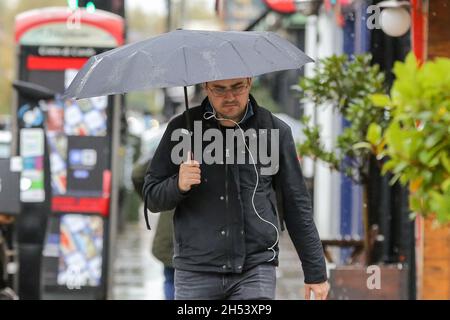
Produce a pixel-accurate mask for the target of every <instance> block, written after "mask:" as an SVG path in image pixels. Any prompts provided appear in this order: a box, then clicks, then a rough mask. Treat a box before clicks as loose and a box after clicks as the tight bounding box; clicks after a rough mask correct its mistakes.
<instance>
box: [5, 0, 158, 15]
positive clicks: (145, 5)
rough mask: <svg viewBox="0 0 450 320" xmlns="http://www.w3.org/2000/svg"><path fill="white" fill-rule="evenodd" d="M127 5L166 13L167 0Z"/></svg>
mask: <svg viewBox="0 0 450 320" xmlns="http://www.w3.org/2000/svg"><path fill="white" fill-rule="evenodd" d="M0 1H1V0H0ZM126 5H127V7H130V8H135V7H140V8H142V9H143V10H145V11H147V12H157V13H160V14H165V13H166V0H126Z"/></svg>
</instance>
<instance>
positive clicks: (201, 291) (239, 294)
mask: <svg viewBox="0 0 450 320" xmlns="http://www.w3.org/2000/svg"><path fill="white" fill-rule="evenodd" d="M275 287H276V275H275V266H274V265H272V264H268V263H264V264H260V265H258V266H256V267H254V268H252V269H249V270H247V271H244V272H243V273H240V274H237V273H224V274H223V273H215V272H197V271H187V270H180V269H176V270H175V300H267V299H269V300H273V299H275Z"/></svg>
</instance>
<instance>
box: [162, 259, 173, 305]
mask: <svg viewBox="0 0 450 320" xmlns="http://www.w3.org/2000/svg"><path fill="white" fill-rule="evenodd" d="M174 271H175V270H174V268H172V267H164V296H165V298H166V300H173V298H174V293H175V289H174V287H173V274H174Z"/></svg>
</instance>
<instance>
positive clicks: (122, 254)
mask: <svg viewBox="0 0 450 320" xmlns="http://www.w3.org/2000/svg"><path fill="white" fill-rule="evenodd" d="M449 15H450V5H449V4H448V1H446V0H435V1H427V0H411V1H377V0H292V1H289V0H284V1H281V0H278V1H277V0H273V1H269V0H192V1H186V0H152V1H144V0H91V1H89V0H34V1H25V0H10V1H1V2H0V56H1V59H0V92H1V94H0V174H1V175H0V177H1V179H0V217H1V218H0V247H1V253H0V259H1V263H0V266H1V268H0V276H1V281H0V290H2V291H1V292H2V293H1V298H2V299H164V298H166V295H165V293H166V292H165V290H164V288H165V287H164V283H165V281H167V278H165V276H164V272H163V271H164V266H165V265H164V264H163V262H161V261H160V260H159V259H158V258H156V257H155V256H154V255H153V253H152V252H153V250H152V245H153V238H154V236H155V230H154V229H153V230H152V231H147V230H146V228H145V224H144V223H143V221H142V218H143V215H142V213H143V208H142V201H141V198H140V195H139V194H138V193H137V192H136V191H135V188H134V185H133V181H132V173H133V169H134V168H136V166H138V165H142V164H146V163H147V162H148V161H149V159H150V158H151V157H152V155H153V153H154V152H155V149H156V147H157V145H158V143H159V139H160V138H161V136H162V133H163V132H164V130H165V127H166V125H167V122H168V121H169V120H170V118H172V117H173V116H175V115H177V114H179V113H180V112H182V111H183V110H184V96H183V91H182V88H168V89H157V90H149V91H145V92H138V93H130V94H126V95H122V96H110V97H99V98H93V99H85V100H80V101H73V100H63V99H62V98H61V94H62V93H63V92H64V89H65V88H67V86H68V85H69V84H70V82H71V80H72V79H73V77H74V76H75V74H76V73H77V70H79V69H80V68H81V67H82V66H83V64H84V63H85V62H86V61H87V60H88V58H89V57H91V56H93V55H95V54H99V53H101V52H105V51H107V50H110V49H113V48H116V47H118V46H121V45H123V44H126V43H132V42H136V41H139V40H143V39H145V38H148V37H152V36H156V35H158V34H161V33H164V32H168V31H171V30H175V29H177V28H183V29H197V30H199V29H203V30H240V31H243V30H248V31H249V30H255V31H273V32H276V33H278V34H280V35H281V36H283V37H285V38H286V39H288V40H289V41H291V42H292V43H293V44H295V45H296V46H297V47H298V48H300V49H301V50H303V51H304V52H306V53H307V54H308V55H309V56H311V57H313V58H314V59H315V60H316V63H315V64H308V65H307V66H306V67H305V68H304V69H301V70H290V71H283V72H276V73H272V74H268V75H264V76H261V77H258V78H255V79H254V86H253V88H252V94H253V95H254V96H255V97H256V99H257V101H258V103H259V104H260V105H262V106H264V107H266V108H267V109H269V110H270V111H272V112H273V113H275V114H276V115H277V116H278V117H280V118H281V119H282V120H284V121H285V122H286V123H288V124H289V125H290V126H291V129H292V132H293V135H294V138H295V140H296V143H298V145H299V161H301V164H302V167H303V170H304V175H305V178H306V181H307V185H308V188H309V191H310V193H311V195H312V197H313V204H314V216H315V220H316V224H317V226H318V229H319V233H320V236H321V239H322V242H323V247H324V250H325V252H326V257H327V268H328V272H329V277H330V284H331V288H332V289H331V292H330V299H343V300H347V299H449V298H450V251H449V249H448V248H449V247H450V231H449V229H448V227H441V228H439V229H436V228H435V227H434V223H433V221H428V220H426V219H424V218H422V217H421V216H414V217H412V218H411V213H412V210H411V208H410V206H409V194H410V189H409V187H408V186H405V185H402V184H400V183H395V184H390V183H389V180H390V178H392V177H389V176H385V175H383V174H382V173H381V169H380V167H379V165H378V164H377V159H376V157H375V156H373V157H370V156H369V157H366V156H361V157H360V159H363V160H364V161H365V162H364V163H363V164H362V165H360V166H359V167H358V166H357V168H358V169H360V170H362V171H360V173H359V175H358V176H359V177H361V176H363V177H364V179H363V180H361V179H353V178H354V177H353V176H352V174H351V173H350V174H349V173H348V171H345V170H339V169H342V168H340V166H338V167H339V168H337V167H334V168H333V166H330V164H329V163H328V162H333V161H327V160H326V159H324V158H323V157H322V158H321V157H320V156H318V155H317V154H318V152H319V151H320V150H319V151H318V150H314V148H312V144H311V143H309V144H308V142H311V141H314V139H313V132H312V131H308V126H311V127H313V128H316V129H317V135H319V134H320V136H321V139H322V140H321V141H322V144H323V145H322V146H323V149H324V150H326V151H327V152H333V150H338V149H339V147H340V146H341V145H340V144H339V142H338V141H337V138H338V137H339V136H340V135H342V133H343V132H345V128H348V127H350V128H352V126H351V124H352V123H355V121H356V120H355V119H353V118H354V117H353V118H352V115H355V114H358V111H354V112H353V111H351V110H352V109H348V110H350V111H348V112H347V111H346V112H347V113H345V112H338V111H339V108H338V109H336V108H333V106H336V105H339V106H340V104H341V101H342V99H338V98H339V97H341V96H345V97H347V98H349V101H350V102H352V103H349V102H347V104H348V105H349V106H350V105H357V104H358V103H359V104H361V105H364V103H362V102H360V101H361V99H360V100H358V98H362V97H364V96H367V95H369V94H373V93H383V94H384V93H388V92H389V90H390V89H391V87H392V86H393V84H394V83H395V80H396V77H397V75H396V74H395V73H394V72H393V68H394V65H395V63H396V62H398V61H399V62H401V61H404V60H405V58H406V57H407V55H408V53H409V52H413V54H414V56H415V57H416V59H417V60H418V61H420V62H421V63H424V62H425V61H427V60H428V59H429V60H431V59H433V58H435V57H449V56H450V47H449V43H450V33H449V31H448V28H447V26H446V23H447V22H446V21H447V19H448V16H449ZM381 17H383V19H381ZM357 56H361V57H365V58H360V59H359V60H358V59H357ZM333 57H334V58H333ZM336 57H341V60H339V59H338V58H336ZM326 59H331V60H326ZM333 59H335V60H333ZM336 59H337V60H336ZM327 61H328V69H327V64H326V63H327ZM322 62H323V63H324V64H323V65H322V64H320V63H322ZM351 63H353V64H351ZM320 65H322V66H324V67H323V68H322V69H320V68H319V66H320ZM333 66H335V68H334V69H333ZM374 66H376V70H375V69H370V68H372V67H374ZM338 67H342V69H339V68H338ZM338 69H339V70H338ZM348 70H350V71H348ZM368 70H370V72H369V71H368ZM339 72H342V73H339ZM346 72H348V73H346ZM380 74H382V75H380ZM367 75H370V76H367ZM343 76H344V78H345V79H344V81H342V82H339V81H334V80H333V79H334V78H333V77H341V79H342V77H343ZM364 77H366V78H364ZM367 77H368V78H367ZM304 78H306V79H314V80H315V81H312V82H310V83H309V84H308V83H302V79H304ZM369 78H371V79H372V80H373V81H372V80H370V79H369ZM374 79H375V80H374ZM377 81H378V82H377ZM447 85H448V84H447ZM339 86H343V87H345V90H344V89H342V88H341V87H339ZM340 89H342V90H340ZM320 90H322V91H320ZM327 92H328V93H330V97H328V95H327ZM308 93H310V95H309V99H308ZM188 94H189V103H190V105H191V106H194V105H197V104H199V103H200V102H201V101H202V99H203V98H204V93H203V92H202V89H201V87H200V86H192V87H189V88H188ZM314 95H316V99H314ZM320 96H323V97H325V96H326V97H327V99H322V100H321V99H320V98H317V97H320ZM353 96H354V97H356V98H355V99H354V100H352V99H350V98H351V97H353ZM336 97H337V98H336ZM336 101H337V102H336ZM358 101H359V102H358ZM327 106H329V107H328V108H327ZM346 106H347V105H346ZM446 108H447V113H448V106H447V107H446ZM341 111H342V110H341ZM352 112H353V113H352ZM369 113H370V112H367V113H366V112H365V111H361V112H360V114H361V117H362V116H364V115H365V114H369ZM349 114H350V116H349ZM305 116H306V118H305ZM382 118H383V119H385V118H387V116H386V117H384V116H383V114H382ZM301 119H307V120H303V121H301ZM349 119H350V120H349ZM385 120H386V119H385ZM371 121H374V120H373V119H372V120H371ZM383 121H384V120H383ZM360 127H361V128H360V131H358V134H359V135H361V137H362V138H361V139H363V140H366V134H367V129H368V126H365V125H362V126H361V125H360ZM347 138H348V137H347ZM315 152H316V153H315ZM321 154H322V155H323V152H322V153H321ZM352 155H353V156H354V154H352ZM358 157H359V155H358ZM333 159H334V158H333ZM339 159H340V160H339V161H341V160H342V162H345V161H346V160H345V159H348V158H342V159H341V158H339ZM358 159H359V158H358ZM328 160H330V158H328ZM361 172H362V173H361ZM158 219H159V214H158V213H154V214H152V215H151V224H152V225H157V222H158ZM280 247H281V250H280V251H281V254H280V267H279V268H278V269H277V278H278V288H277V299H303V296H304V295H303V275H302V272H301V265H300V261H299V259H298V257H297V254H296V252H295V250H294V248H293V246H292V244H291V242H290V240H289V237H288V235H287V233H283V235H282V237H281V240H280ZM373 266H375V268H372V267H373ZM166 285H167V283H166Z"/></svg>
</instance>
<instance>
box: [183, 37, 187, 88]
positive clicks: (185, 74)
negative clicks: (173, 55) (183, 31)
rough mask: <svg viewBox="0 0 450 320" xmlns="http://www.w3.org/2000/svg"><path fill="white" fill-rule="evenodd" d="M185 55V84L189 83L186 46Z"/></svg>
mask: <svg viewBox="0 0 450 320" xmlns="http://www.w3.org/2000/svg"><path fill="white" fill-rule="evenodd" d="M183 57H184V73H185V75H186V78H185V80H184V82H185V84H186V85H187V83H188V70H187V67H188V66H187V58H186V47H185V46H183Z"/></svg>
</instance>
